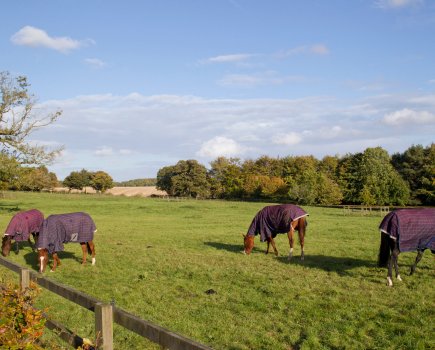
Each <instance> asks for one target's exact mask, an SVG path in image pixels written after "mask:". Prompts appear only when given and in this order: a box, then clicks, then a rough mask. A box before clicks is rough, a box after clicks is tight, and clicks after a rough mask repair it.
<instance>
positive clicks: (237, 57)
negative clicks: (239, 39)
mask: <svg viewBox="0 0 435 350" xmlns="http://www.w3.org/2000/svg"><path fill="white" fill-rule="evenodd" d="M252 56H254V55H252V54H247V53H238V54H232V55H220V56H215V57H210V58H207V59H205V60H203V61H201V62H202V63H237V62H242V61H246V60H247V59H249V58H251V57H252Z"/></svg>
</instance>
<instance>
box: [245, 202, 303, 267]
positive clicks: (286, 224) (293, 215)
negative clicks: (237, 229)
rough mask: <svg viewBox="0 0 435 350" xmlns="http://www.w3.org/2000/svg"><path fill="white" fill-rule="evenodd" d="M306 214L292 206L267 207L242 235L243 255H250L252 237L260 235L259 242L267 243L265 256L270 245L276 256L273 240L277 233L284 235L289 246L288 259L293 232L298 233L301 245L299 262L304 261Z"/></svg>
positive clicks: (252, 244)
mask: <svg viewBox="0 0 435 350" xmlns="http://www.w3.org/2000/svg"><path fill="white" fill-rule="evenodd" d="M307 216H308V214H307V212H305V210H303V209H302V208H300V207H298V206H297V205H294V204H279V205H269V206H266V207H264V208H263V209H261V210H260V211H259V212H258V213H257V214H256V215H255V217H254V219H253V220H252V223H251V225H250V226H249V229H248V233H247V234H246V235H243V241H244V248H245V249H244V251H243V253H244V254H248V255H249V254H250V253H251V252H252V249H253V248H254V237H255V236H256V235H258V234H259V235H260V241H261V242H264V241H266V242H267V249H266V254H268V253H269V247H270V245H272V248H273V251H274V252H275V255H276V256H278V250H277V249H276V245H275V241H274V238H275V237H276V235H277V234H278V233H286V234H287V236H288V239H289V244H290V253H289V256H288V259H289V260H290V259H291V258H292V256H293V245H294V232H295V230H297V231H298V234H299V243H300V245H301V260H304V240H305V231H306V227H307V225H308V223H307V220H306V217H307Z"/></svg>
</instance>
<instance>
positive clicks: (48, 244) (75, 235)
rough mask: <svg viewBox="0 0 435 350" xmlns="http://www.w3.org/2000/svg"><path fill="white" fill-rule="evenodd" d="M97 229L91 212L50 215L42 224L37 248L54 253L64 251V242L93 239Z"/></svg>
mask: <svg viewBox="0 0 435 350" xmlns="http://www.w3.org/2000/svg"><path fill="white" fill-rule="evenodd" d="M95 231H97V229H96V227H95V223H94V221H93V220H92V218H91V217H90V216H89V214H86V213H70V214H58V215H50V216H49V217H48V218H47V219H45V220H44V223H43V225H42V229H41V231H40V233H39V240H38V244H37V248H38V249H44V248H45V249H47V250H48V252H49V253H50V254H53V253H54V252H59V251H63V250H64V246H63V244H64V243H69V242H78V243H80V242H89V241H92V240H93V239H94V233H95Z"/></svg>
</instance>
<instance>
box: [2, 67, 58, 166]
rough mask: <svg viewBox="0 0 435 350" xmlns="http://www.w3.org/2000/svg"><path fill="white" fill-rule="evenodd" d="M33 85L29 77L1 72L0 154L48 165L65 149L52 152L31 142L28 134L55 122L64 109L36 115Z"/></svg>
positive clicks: (23, 161) (24, 161)
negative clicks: (12, 75)
mask: <svg viewBox="0 0 435 350" xmlns="http://www.w3.org/2000/svg"><path fill="white" fill-rule="evenodd" d="M29 86H30V84H29V83H28V82H27V78H26V77H25V76H18V77H16V78H13V77H11V75H10V74H9V73H8V72H0V153H2V154H6V155H8V156H10V157H13V158H15V159H17V160H18V161H19V162H20V163H21V164H48V163H50V162H51V161H53V160H54V158H55V157H56V156H57V155H58V154H59V152H60V151H61V150H62V149H61V148H58V149H55V150H52V151H49V150H48V149H47V148H46V147H44V146H39V145H34V144H32V143H30V142H29V140H28V137H29V136H30V135H31V133H32V132H34V131H35V130H38V129H40V128H42V127H45V126H47V125H49V124H52V123H53V122H55V121H56V120H57V119H58V117H59V116H60V115H61V114H62V112H61V111H59V110H58V111H56V112H54V113H50V114H48V115H46V116H45V117H40V116H38V115H36V114H35V113H34V108H35V103H36V99H35V97H34V95H32V94H31V93H30V92H29V91H28V88H29Z"/></svg>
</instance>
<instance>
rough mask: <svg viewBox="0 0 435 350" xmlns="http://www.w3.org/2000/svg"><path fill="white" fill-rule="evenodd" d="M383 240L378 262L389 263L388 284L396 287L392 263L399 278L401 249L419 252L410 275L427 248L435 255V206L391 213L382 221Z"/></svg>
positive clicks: (385, 265)
mask: <svg viewBox="0 0 435 350" xmlns="http://www.w3.org/2000/svg"><path fill="white" fill-rule="evenodd" d="M379 229H380V231H381V243H380V246H379V258H378V265H379V266H380V267H387V266H388V274H387V285H388V286H390V287H391V286H393V280H392V274H393V265H394V269H395V272H396V278H397V280H398V281H402V278H401V277H400V274H399V266H398V257H399V254H400V253H401V252H411V251H417V256H416V258H415V261H414V264H413V265H412V266H411V270H410V275H412V274H413V273H414V272H415V269H416V267H417V264H418V262H419V261H420V260H421V258H422V257H423V253H424V251H425V250H426V249H430V250H431V251H432V253H433V254H435V208H418V209H396V210H393V211H392V212H390V213H388V214H387V215H386V216H385V217H384V219H383V220H382V222H381V224H380V225H379Z"/></svg>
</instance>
